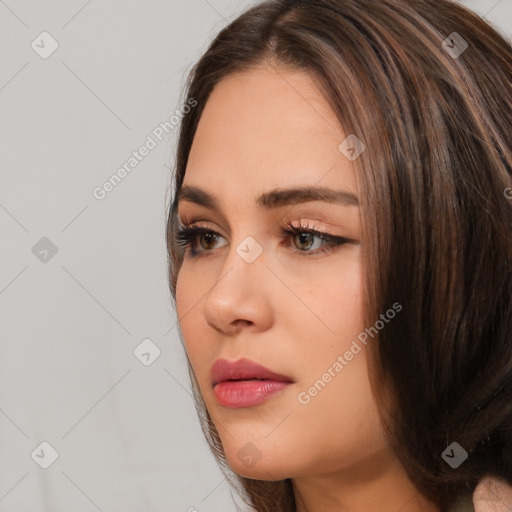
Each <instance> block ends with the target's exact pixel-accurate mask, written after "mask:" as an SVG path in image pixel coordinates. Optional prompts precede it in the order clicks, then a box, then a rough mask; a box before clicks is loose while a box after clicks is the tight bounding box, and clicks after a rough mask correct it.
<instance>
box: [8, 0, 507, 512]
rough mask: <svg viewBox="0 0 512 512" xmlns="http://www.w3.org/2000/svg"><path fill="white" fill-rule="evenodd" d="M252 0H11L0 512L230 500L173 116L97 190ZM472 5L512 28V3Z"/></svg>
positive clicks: (199, 506) (208, 505) (219, 506)
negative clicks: (179, 241) (205, 394)
mask: <svg viewBox="0 0 512 512" xmlns="http://www.w3.org/2000/svg"><path fill="white" fill-rule="evenodd" d="M253 3H255V2H253V1H251V2H247V1H240V0H209V1H206V0H187V1H185V0H182V1H177V0H173V1H167V2H164V1H163V0H161V1H156V0H152V1H149V2H142V1H139V2H136V1H133V0H131V1H121V0H115V1H114V0H110V1H99V0H89V1H84V0H73V1H67V2H63V1H47V2H36V1H35V0H27V1H22V0H6V1H5V2H4V1H1V0H0V48H1V52H0V59H1V61H0V62H1V65H0V119H1V123H0V155H1V160H0V162H1V187H0V194H1V195H0V230H1V231H0V232H1V237H2V265H1V269H0V308H1V309H0V310H1V334H2V336H1V351H2V352H1V357H0V512H39V511H45V512H46V511H52V512H60V511H70V510H72V511H75V512H89V511H91V512H93V511H98V510H99V511H103V512H116V511H123V512H135V511H140V512H142V511H144V512H148V511H151V512H153V511H154V512H157V511H162V512H163V511H173V512H174V511H178V512H179V511H183V512H186V511H188V510H189V509H190V511H192V510H193V509H195V510H197V511H198V512H205V511H223V512H227V511H229V510H233V511H234V510H236V507H235V505H234V503H233V498H232V496H231V492H230V489H229V486H228V484H227V483H226V482H225V480H224V477H223V475H222V473H221V471H220V469H219V468H218V467H217V464H216V462H215V460H214V458H213V456H212V455H211V454H210V452H209V449H208V447H207V445H206V442H205V441H204V439H203V435H202V433H201V430H200V427H199V422H198V420H197V417H196V412H195V409H194V406H193V402H192V399H191V396H190V389H189V381H188V375H187V371H186V363H185V361H186V359H185V355H184V352H183V349H182V347H181V344H180V341H179V338H178V335H177V331H176V328H175V325H176V315H175V312H174V310H173V309H172V306H171V304H170V294H169V290H168V285H167V269H166V248H165V241H164V233H165V220H166V208H167V203H168V201H169V199H170V189H169V178H170V170H169V169H170V167H172V165H173V151H174V148H175V142H176V135H177V129H176V128H174V129H169V133H168V134H167V135H166V136H165V138H164V139H163V140H162V141H158V139H155V137H154V136H152V138H153V139H154V140H155V141H156V142H157V144H156V146H155V147H154V148H153V149H151V151H150V152H149V154H148V155H147V156H145V157H144V158H143V159H142V161H140V163H138V164H137V166H136V167H134V168H133V169H132V170H131V172H130V173H129V174H128V175H127V176H126V177H125V178H124V179H123V180H122V181H121V183H119V184H118V185H117V186H116V187H115V188H114V189H113V190H112V191H110V192H109V193H108V194H106V196H105V198H104V199H102V200H98V199H96V198H95V197H94V196H93V189H95V188H96V187H100V186H102V184H103V183H104V182H105V181H106V180H108V179H109V178H110V177H111V176H112V174H114V173H115V172H116V170H117V169H118V168H119V167H121V166H122V165H123V164H124V163H126V162H127V161H128V159H129V158H130V157H131V156H132V152H133V151H135V150H137V149H138V148H139V147H140V146H142V145H143V144H145V142H146V141H147V137H148V136H151V135H152V134H154V130H155V129H157V127H158V126H159V125H160V123H162V122H165V121H168V120H169V118H170V116H171V115H173V114H174V112H175V111H176V110H177V109H178V110H179V109H180V106H181V104H180V102H181V100H182V95H181V91H182V86H183V83H184V80H185V73H186V71H187V70H188V69H190V67H191V66H192V64H193V63H194V62H195V61H196V60H197V59H198V57H199V56H200V55H201V53H202V52H203V51H204V50H205V49H206V46H207V44H208V43H209V42H210V41H211V39H212V38H213V37H214V36H215V34H216V33H217V32H218V31H219V30H220V29H221V28H222V27H224V26H225V25H226V24H227V23H228V22H229V21H230V20H231V19H233V18H234V17H235V16H236V15H238V14H239V13H240V12H242V11H243V10H245V8H247V7H248V6H249V5H250V4H253ZM464 4H465V5H468V6H469V7H471V8H473V9H474V10H476V11H477V12H478V13H479V14H480V15H482V16H485V17H486V19H487V20H489V21H490V22H491V23H493V24H495V25H496V26H498V27H501V29H502V30H503V31H504V32H506V33H507V34H511V33H512V0H501V1H497V0H471V1H467V2H464ZM456 29H457V27H456V26H454V31H456ZM44 31H46V32H48V33H49V34H51V37H53V39H54V40H56V41H57V42H58V45H59V46H58V48H57V50H55V52H54V53H52V54H51V55H50V56H47V58H43V57H42V56H40V53H43V55H44V52H48V51H49V50H50V49H51V41H50V40H49V39H48V38H47V36H40V34H41V33H42V32H44ZM33 41H35V43H34V44H35V45H38V46H37V48H38V51H39V52H40V53H36V51H35V50H34V49H33V48H32V47H31V44H32V42H33ZM43 237H46V238H47V239H49V240H50V241H51V243H50V242H48V241H46V240H43V241H40V240H41V239H42V238H43ZM36 244H37V245H36ZM34 246H35V249H33V248H34ZM52 247H56V249H57V252H56V253H55V254H53V253H52ZM53 250H55V249H53ZM45 251H47V252H45ZM145 339H150V340H151V342H145V343H147V344H148V345H143V346H142V348H141V350H140V351H141V352H143V353H146V354H147V355H145V356H140V358H137V357H136V355H135V354H134V350H135V348H136V347H137V346H138V345H139V344H140V343H141V342H142V341H143V340H145ZM147 347H149V349H148V348H147ZM155 347H158V349H159V350H160V356H159V357H156V355H157V353H156V351H157V350H158V349H157V348H155ZM43 441H46V442H47V443H49V444H50V445H51V446H52V447H53V449H55V450H56V452H57V453H58V458H57V459H56V460H55V461H54V462H53V463H52V464H51V465H50V466H49V467H48V468H47V469H43V468H42V467H40V465H41V464H43V465H44V464H45V463H46V464H47V463H49V462H51V456H52V454H51V449H49V448H48V447H47V446H46V445H43V446H40V443H42V442H43ZM192 507H193V509H192Z"/></svg>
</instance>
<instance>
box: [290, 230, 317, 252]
mask: <svg viewBox="0 0 512 512" xmlns="http://www.w3.org/2000/svg"><path fill="white" fill-rule="evenodd" d="M308 238H309V241H310V242H311V243H309V244H308V241H307V239H308ZM294 239H295V240H297V239H299V240H300V242H299V243H304V244H306V245H307V247H298V246H297V247H298V248H299V249H309V248H310V247H311V245H312V244H313V243H314V235H312V234H311V233H299V234H297V235H295V236H294Z"/></svg>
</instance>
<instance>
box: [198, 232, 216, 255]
mask: <svg viewBox="0 0 512 512" xmlns="http://www.w3.org/2000/svg"><path fill="white" fill-rule="evenodd" d="M216 236H217V235H215V234H214V233H209V232H205V233H202V234H201V236H200V237H199V240H200V244H201V248H203V249H205V250H206V251H208V250H210V249H213V248H214V247H215V242H216ZM203 240H206V244H203ZM208 244H211V245H208Z"/></svg>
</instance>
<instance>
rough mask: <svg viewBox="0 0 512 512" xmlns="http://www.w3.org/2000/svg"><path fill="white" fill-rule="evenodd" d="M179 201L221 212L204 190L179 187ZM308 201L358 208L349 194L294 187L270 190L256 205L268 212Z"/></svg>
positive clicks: (357, 202)
mask: <svg viewBox="0 0 512 512" xmlns="http://www.w3.org/2000/svg"><path fill="white" fill-rule="evenodd" d="M180 201H189V202H191V203H195V204H198V205H200V206H204V207H205V208H208V209H210V210H212V211H214V212H220V210H221V206H220V202H219V200H218V199H217V198H215V197H214V196H212V195H211V194H209V193H208V192H206V191H205V190H202V189H201V188H199V187H194V186H191V185H184V186H183V187H181V189H180V191H179V193H178V198H177V202H178V203H179V202H180ZM310 201H323V202H327V203H337V204H341V205H343V206H359V201H358V200H357V197H356V196H355V195H354V194H352V193H351V192H346V191H344V190H333V189H330V188H323V187H295V188H282V189H275V190H271V191H270V192H265V193H263V194H261V195H260V196H259V197H258V198H257V199H256V204H257V205H258V207H260V208H264V209H267V210H270V209H273V208H279V207H282V206H287V205H291V204H298V203H307V202H310Z"/></svg>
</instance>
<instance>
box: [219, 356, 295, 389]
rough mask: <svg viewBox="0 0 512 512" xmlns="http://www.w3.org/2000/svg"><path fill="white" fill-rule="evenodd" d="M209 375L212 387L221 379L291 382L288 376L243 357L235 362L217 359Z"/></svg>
mask: <svg viewBox="0 0 512 512" xmlns="http://www.w3.org/2000/svg"><path fill="white" fill-rule="evenodd" d="M210 376H211V382H212V386H213V387H215V386H216V385H217V384H218V383H219V382H222V381H236V380H243V381H246V380H269V381H275V382H293V380H292V379H291V378H290V377H287V376H286V375H281V374H279V373H276V372H273V371H272V370H269V369H268V368H266V367H265V366H261V365H260V364H257V363H255V362H254V361H251V360H250V359H245V358H244V359H239V360H238V361H235V362H230V361H228V360H227V359H217V361H215V363H214V364H213V366H212V369H211V372H210Z"/></svg>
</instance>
